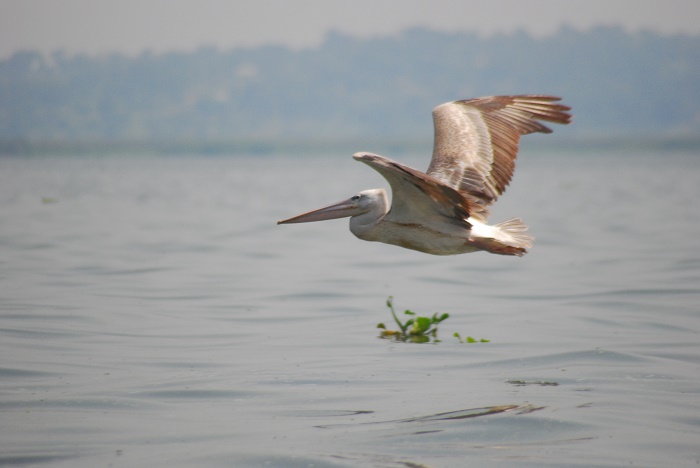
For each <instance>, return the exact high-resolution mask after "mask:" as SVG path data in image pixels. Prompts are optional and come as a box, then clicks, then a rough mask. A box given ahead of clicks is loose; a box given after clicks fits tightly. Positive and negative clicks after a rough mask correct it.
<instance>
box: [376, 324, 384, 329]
mask: <svg viewBox="0 0 700 468" xmlns="http://www.w3.org/2000/svg"><path fill="white" fill-rule="evenodd" d="M377 328H381V329H382V330H386V325H384V324H383V323H378V324H377Z"/></svg>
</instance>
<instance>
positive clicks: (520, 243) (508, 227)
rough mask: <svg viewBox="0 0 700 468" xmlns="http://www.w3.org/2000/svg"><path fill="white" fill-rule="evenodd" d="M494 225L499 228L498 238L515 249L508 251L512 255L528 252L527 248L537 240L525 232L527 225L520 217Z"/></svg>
mask: <svg viewBox="0 0 700 468" xmlns="http://www.w3.org/2000/svg"><path fill="white" fill-rule="evenodd" d="M494 227H495V228H497V235H496V239H497V240H499V241H501V242H502V243H503V244H505V245H506V246H508V247H511V248H512V249H513V250H512V251H510V252H508V253H509V254H510V255H518V256H522V255H524V254H526V253H527V250H526V249H529V248H530V247H532V242H533V241H534V240H535V238H534V237H532V236H530V235H528V234H525V231H527V226H526V225H525V223H524V222H523V220H522V219H519V218H513V219H509V220H508V221H503V222H502V223H498V224H496V225H495V226H494ZM508 250H510V249H508Z"/></svg>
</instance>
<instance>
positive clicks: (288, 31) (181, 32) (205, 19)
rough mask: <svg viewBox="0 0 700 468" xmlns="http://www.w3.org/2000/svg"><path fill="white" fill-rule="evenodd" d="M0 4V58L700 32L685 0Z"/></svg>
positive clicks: (694, 7)
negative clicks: (520, 35)
mask: <svg viewBox="0 0 700 468" xmlns="http://www.w3.org/2000/svg"><path fill="white" fill-rule="evenodd" d="M0 13H2V14H0V59H4V58H7V57H10V56H11V55H13V54H14V53H15V52H17V51H20V50H36V51H39V52H41V53H44V54H48V53H52V52H54V51H58V50H61V51H63V52H66V53H68V54H71V55H72V54H87V55H103V54H109V53H122V54H126V55H131V56H133V55H138V54H140V53H142V52H144V51H151V52H154V53H162V52H170V51H192V50H195V49H197V48H200V47H203V46H211V47H217V48H222V49H229V48H239V47H255V46H261V45H283V46H287V47H290V48H294V49H301V48H309V47H315V46H319V45H320V44H321V43H322V41H323V39H324V37H325V36H326V34H328V33H329V32H331V31H336V32H339V33H342V34H346V35H351V36H354V37H359V38H367V37H381V36H392V35H395V34H397V33H399V32H400V31H402V30H405V29H408V28H412V27H424V28H430V29H433V30H436V31H444V32H466V31H471V32H474V33H477V34H479V35H482V36H490V35H493V34H501V33H506V34H507V33H513V32H516V31H525V32H527V33H529V34H531V35H533V36H539V37H541V36H547V35H551V34H554V33H555V32H556V31H558V30H560V29H561V28H562V27H571V28H574V29H576V30H581V31H585V30H589V29H591V28H593V27H596V26H620V27H622V28H624V29H625V30H627V31H637V30H649V31H653V32H657V33H661V34H690V35H698V34H700V22H698V21H697V19H698V18H700V2H697V1H694V0H671V1H668V2H663V3H661V2H656V1H650V0H644V1H639V0H637V1H635V0H618V1H614V2H608V1H604V0H590V1H571V2H560V1H556V0H532V1H530V2H527V3H523V2H520V1H517V0H501V1H499V2H493V1H487V0H476V1H470V2H464V1H461V0H431V1H430V2H427V1H417V0H412V1H401V0H382V1H369V0H357V1H354V2H326V1H324V0H299V1H295V2H283V1H280V0H242V1H237V2H235V3H232V2H227V1H224V0H204V1H199V2H194V1H191V0H171V1H165V0H154V1H149V2H147V3H142V2H136V1H135V0H125V1H122V2H119V3H114V2H108V1H106V0H65V1H62V2H55V3H54V2H43V1H41V0H25V1H22V2H16V1H10V0H0Z"/></svg>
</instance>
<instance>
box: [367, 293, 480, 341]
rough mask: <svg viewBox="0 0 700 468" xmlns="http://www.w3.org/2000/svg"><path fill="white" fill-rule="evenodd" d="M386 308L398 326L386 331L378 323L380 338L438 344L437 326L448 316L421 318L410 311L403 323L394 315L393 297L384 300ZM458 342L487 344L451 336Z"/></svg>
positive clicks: (457, 334)
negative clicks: (395, 328) (396, 328)
mask: <svg viewBox="0 0 700 468" xmlns="http://www.w3.org/2000/svg"><path fill="white" fill-rule="evenodd" d="M386 306H387V307H388V308H389V310H390V311H391V316H392V317H393V318H394V322H396V325H398V327H399V330H388V329H387V327H386V325H384V324H383V323H378V324H377V328H380V329H381V330H382V331H381V333H380V335H379V337H380V338H391V339H394V340H396V341H409V342H411V343H429V342H431V340H432V342H434V343H439V342H440V340H439V339H438V338H437V332H438V327H437V326H438V324H439V323H441V322H443V321H445V320H447V319H448V318H449V317H450V314H438V313H435V314H433V316H432V317H422V316H420V315H417V314H416V313H415V312H412V311H410V310H405V311H404V312H403V313H404V315H408V316H409V318H408V320H406V321H405V322H401V320H399V317H398V316H397V315H396V311H395V310H394V297H393V296H389V297H388V298H387V300H386ZM453 336H454V337H455V338H457V339H458V340H459V342H460V343H488V342H489V340H486V339H483V338H481V339H479V340H477V339H475V338H472V337H471V336H467V337H466V338H465V339H464V340H462V337H461V336H460V335H459V333H457V332H455V333H454V335H453Z"/></svg>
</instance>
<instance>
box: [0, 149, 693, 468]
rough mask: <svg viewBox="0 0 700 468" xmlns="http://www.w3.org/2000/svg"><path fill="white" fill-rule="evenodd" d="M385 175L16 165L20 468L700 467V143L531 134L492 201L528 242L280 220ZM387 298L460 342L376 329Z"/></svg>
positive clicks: (10, 352)
mask: <svg viewBox="0 0 700 468" xmlns="http://www.w3.org/2000/svg"><path fill="white" fill-rule="evenodd" d="M359 149H369V150H371V148H358V150H359ZM387 156H392V155H389V154H387ZM396 159H398V160H401V161H402V162H406V163H408V164H410V165H412V166H414V167H417V168H421V169H422V168H425V167H426V166H427V158H425V157H419V156H410V157H409V156H407V157H396ZM385 185H386V184H385V183H384V181H383V179H381V177H380V176H379V175H378V174H376V173H374V171H372V170H371V169H369V168H368V167H366V166H364V165H362V164H358V163H357V162H355V161H353V160H352V159H351V157H350V155H344V154H343V155H340V154H338V155H333V156H327V157H299V156H283V155H280V156H275V157H216V158H212V157H203V156H196V155H193V156H191V157H184V156H177V157H153V156H149V157H137V156H133V155H132V156H128V155H127V156H122V157H118V156H112V157H94V158H89V157H63V156H62V157H58V156H57V157H36V158H2V159H0V405H1V413H0V414H1V415H2V416H1V419H0V434H1V435H0V437H1V442H0V465H22V466H60V467H63V466H65V467H94V466H114V467H134V466H168V467H171V466H174V467H177V466H183V467H185V466H186V467H190V466H198V467H207V466H212V467H216V466H265V467H270V466H271V467H308V466H314V467H345V466H368V467H424V466H430V467H461V466H474V467H481V466H523V467H541V466H552V467H566V466H572V467H584V466H585V467H589V466H596V467H613V466H615V467H616V466H630V465H633V466H643V467H647V466H648V467H660V466H696V465H698V464H699V463H700V208H699V207H698V202H699V201H700V154H693V153H681V152H675V153H673V152H669V153H655V152H653V151H648V152H642V153H639V152H637V153H635V152H598V153H594V152H572V153H568V154H563V153H557V152H553V151H548V152H544V153H538V152H536V151H528V150H527V149H526V150H525V151H524V152H523V153H522V154H521V157H520V159H519V165H518V169H517V171H516V174H515V178H514V181H513V184H512V186H511V187H510V188H509V190H508V192H507V193H506V194H505V195H504V196H503V197H502V199H501V200H499V202H498V204H497V205H496V206H495V209H494V214H493V216H492V218H491V220H492V222H497V221H502V220H505V219H507V218H510V217H513V216H519V217H522V218H523V219H524V220H525V221H526V222H527V224H528V225H529V226H530V229H531V232H532V234H533V235H534V236H535V237H536V239H537V240H536V242H535V245H534V247H533V248H532V249H531V251H530V253H529V254H528V255H527V256H525V257H523V258H515V257H501V256H496V255H490V254H486V253H473V254H467V255H461V256H454V257H434V256H429V255H426V254H421V253H418V252H413V251H409V250H404V249H400V248H397V247H394V246H388V245H384V244H378V243H369V242H363V241H360V240H358V239H356V238H355V237H354V236H352V235H351V234H350V232H349V231H348V225H347V220H337V221H328V222H324V223H311V224H303V225H286V226H276V225H275V222H276V221H277V220H278V219H282V218H284V217H288V216H291V215H295V214H298V213H300V212H302V211H306V210H309V209H312V208H316V207H319V206H322V205H325V204H328V203H331V202H335V201H338V200H340V199H342V198H345V197H348V196H350V195H352V194H354V193H355V192H357V191H359V190H362V189H367V188H374V187H381V186H385ZM388 296H394V303H395V305H396V307H397V309H399V310H400V311H403V309H407V308H409V309H411V310H414V311H416V312H418V313H419V314H425V315H432V314H433V313H434V312H440V313H449V314H450V318H449V319H448V320H446V321H445V322H443V323H442V324H440V326H439V337H440V338H441V340H442V341H440V342H438V343H431V344H417V343H402V342H394V341H390V340H386V339H380V338H378V330H377V328H376V325H377V323H378V322H384V323H386V324H387V326H391V325H392V323H391V316H390V314H389V311H388V309H387V308H386V305H385V302H386V299H387V297H388ZM394 328H396V327H394ZM454 332H458V333H460V335H461V336H462V337H466V336H473V337H474V338H477V339H479V338H486V339H488V340H490V342H488V343H472V344H466V343H460V341H459V340H457V338H455V337H453V336H452V335H453V333H454Z"/></svg>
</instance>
